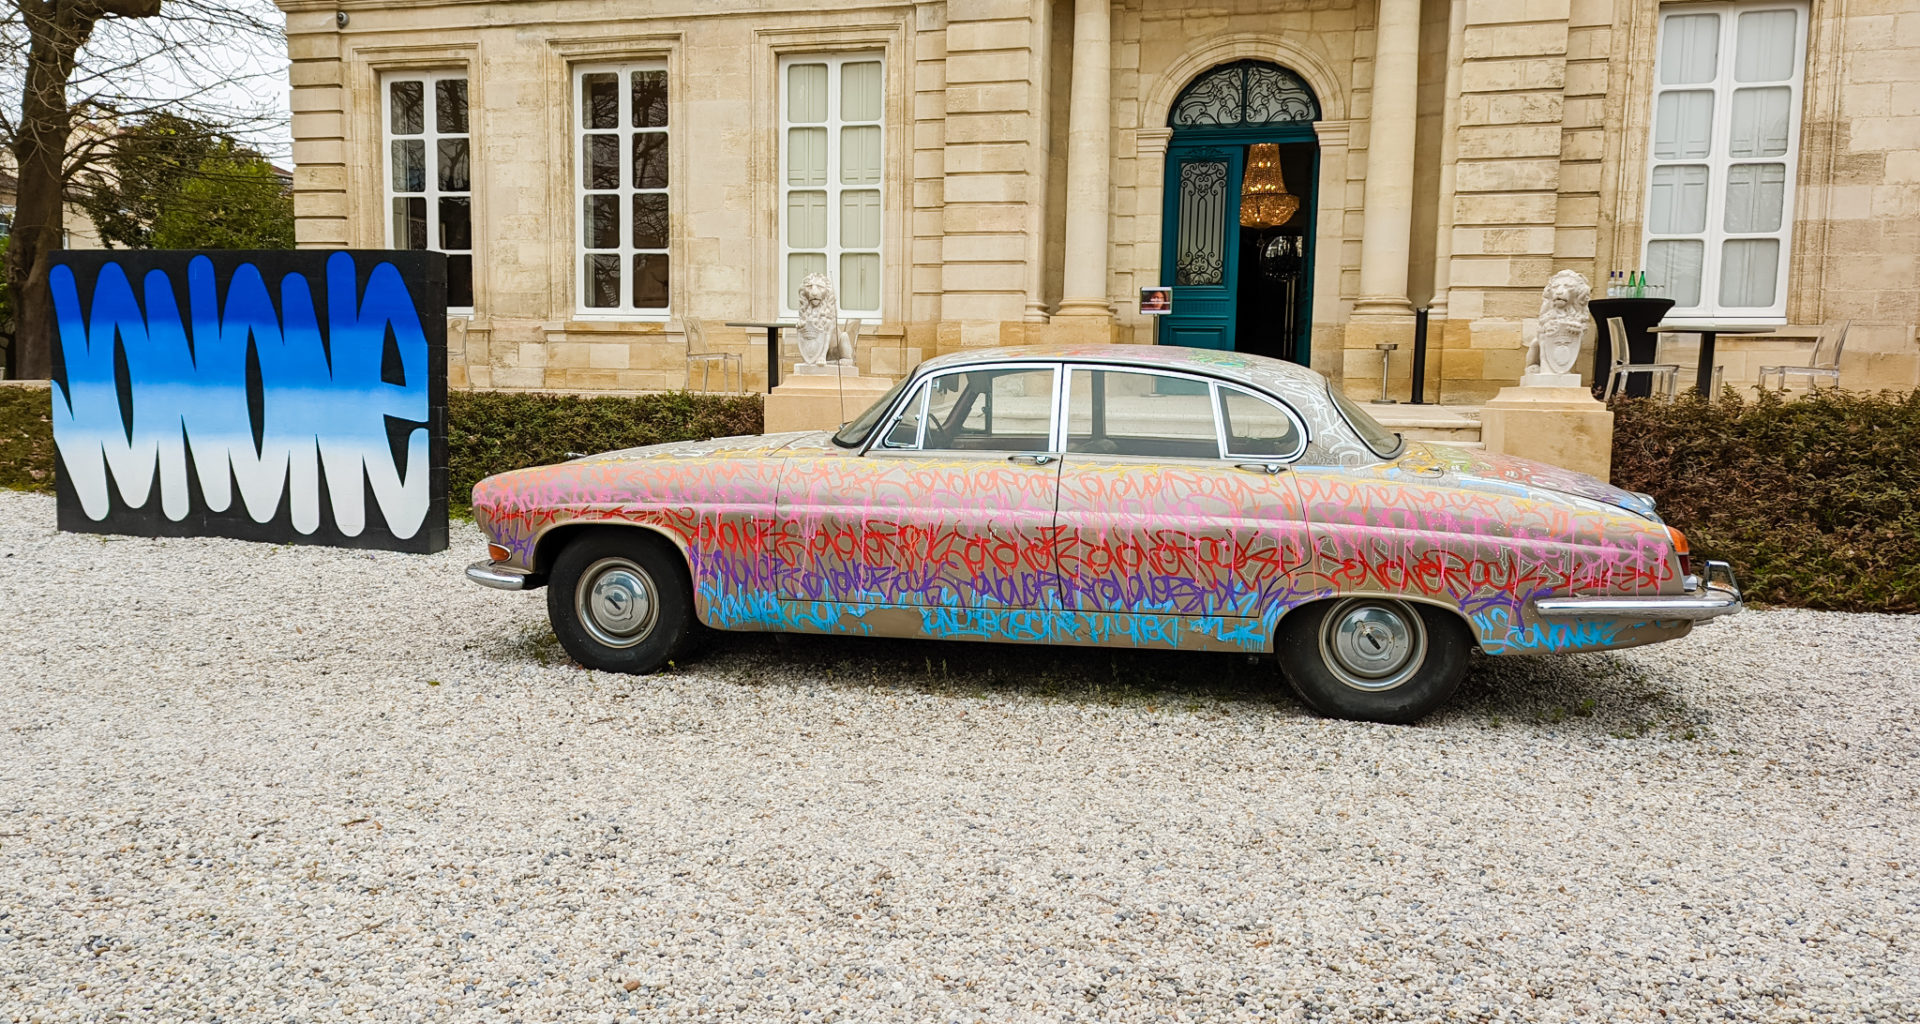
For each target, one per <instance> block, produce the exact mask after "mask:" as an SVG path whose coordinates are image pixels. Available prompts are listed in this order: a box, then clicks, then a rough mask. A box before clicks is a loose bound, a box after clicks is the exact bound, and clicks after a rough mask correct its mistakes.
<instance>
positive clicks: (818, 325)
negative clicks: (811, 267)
mask: <svg viewBox="0 0 1920 1024" xmlns="http://www.w3.org/2000/svg"><path fill="white" fill-rule="evenodd" d="M799 313H800V316H799V320H800V327H799V330H798V331H797V332H796V333H798V334H799V335H800V362H801V363H802V364H803V365H806V366H825V365H826V364H827V363H828V362H836V363H844V362H849V361H851V360H852V359H853V353H852V352H851V351H849V349H850V348H851V346H849V345H848V344H847V338H846V335H845V334H842V333H841V331H840V296H839V295H838V294H836V293H835V292H834V290H833V281H832V280H830V279H829V278H828V277H827V275H825V274H808V275H807V276H806V278H805V279H804V280H802V281H801V282H800V308H799Z"/></svg>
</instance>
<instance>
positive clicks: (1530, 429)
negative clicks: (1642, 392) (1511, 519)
mask: <svg viewBox="0 0 1920 1024" xmlns="http://www.w3.org/2000/svg"><path fill="white" fill-rule="evenodd" d="M1530 376H1531V377H1533V378H1534V379H1546V380H1564V379H1566V378H1572V380H1573V384H1572V385H1571V386H1564V385H1563V386H1551V385H1547V386H1522V387H1513V388H1501V389H1500V394H1499V395H1497V396H1495V397H1494V399H1493V400H1492V401H1490V402H1488V403H1487V404H1486V405H1485V406H1482V407H1481V410H1480V441H1481V443H1482V444H1484V445H1486V448H1487V450H1488V451H1490V452H1498V453H1500V454H1503V455H1517V456H1519V457H1520V458H1523V459H1533V460H1534V461H1536V462H1545V463H1547V464H1549V465H1554V466H1559V467H1560V468H1562V469H1571V470H1573V471H1574V472H1577V473H1585V474H1587V475H1589V476H1594V477H1598V478H1599V479H1601V480H1605V479H1607V475H1608V474H1609V473H1610V472H1611V471H1612V469H1613V410H1611V409H1609V408H1607V407H1606V406H1605V405H1603V404H1601V403H1600V401H1599V400H1598V399H1596V398H1594V397H1593V394H1592V392H1590V391H1588V390H1587V389H1586V388H1584V387H1580V386H1579V384H1580V376H1579V374H1571V373H1569V374H1559V373H1556V374H1532V375H1530Z"/></svg>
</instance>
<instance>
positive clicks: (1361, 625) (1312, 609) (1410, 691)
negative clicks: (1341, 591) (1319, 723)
mask: <svg viewBox="0 0 1920 1024" xmlns="http://www.w3.org/2000/svg"><path fill="white" fill-rule="evenodd" d="M1472 647H1473V643H1472V640H1471V638H1470V637H1469V636H1468V634H1467V629H1466V626H1465V625H1464V624H1463V623H1462V622H1461V621H1460V619H1459V618H1458V617H1457V616H1455V615H1452V614H1450V613H1448V612H1447V611H1445V610H1443V609H1440V608H1435V607H1432V606H1430V605H1421V604H1413V603H1411V602H1407V601H1396V600H1393V599H1391V598H1383V597H1351V598H1341V599H1339V600H1334V601H1321V602H1317V603H1314V604H1310V605H1307V606H1305V607H1302V608H1296V609H1294V610H1293V611H1292V612H1290V613H1288V614H1287V616H1286V617H1285V618H1282V619H1281V620H1280V629H1279V632H1278V633H1277V634H1276V636H1275V637H1274V649H1275V650H1276V651H1277V652H1278V653H1279V656H1280V668H1281V671H1282V672H1283V673H1285V675H1286V678H1287V682H1288V683H1290V684H1291V685H1292V686H1293V690H1294V692H1295V693H1297V694H1299V695H1300V699H1301V700H1303V701H1305V702H1306V703H1307V706H1308V707H1311V708H1312V709H1313V710H1315V711H1318V712H1319V713H1321V714H1323V715H1326V716H1328V717H1330V718H1348V719H1354V720H1357V721H1365V722H1394V723H1404V722H1412V721H1416V720H1418V719H1419V718H1421V717H1422V716H1424V715H1426V714H1427V713H1428V712H1430V711H1432V710H1433V709H1434V708H1437V707H1439V706H1440V705H1441V704H1444V703H1445V702H1446V700H1447V698H1448V697H1451V696H1453V691H1454V690H1455V689H1456V688H1457V687H1458V686H1459V685H1460V680H1461V678H1462V677H1464V676H1465V675H1466V671H1467V655H1468V653H1469V652H1470V651H1471V650H1472Z"/></svg>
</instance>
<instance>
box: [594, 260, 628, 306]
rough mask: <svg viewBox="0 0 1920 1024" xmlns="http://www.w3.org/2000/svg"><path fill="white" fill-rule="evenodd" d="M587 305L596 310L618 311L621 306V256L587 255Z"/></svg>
mask: <svg viewBox="0 0 1920 1024" xmlns="http://www.w3.org/2000/svg"><path fill="white" fill-rule="evenodd" d="M586 282H587V305H588V306H590V307H593V308H595V309H616V308H618V307H619V305H620V254H619V253H617V252H611V253H609V252H596V253H588V254H587V262H586Z"/></svg>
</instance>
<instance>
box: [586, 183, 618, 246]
mask: <svg viewBox="0 0 1920 1024" xmlns="http://www.w3.org/2000/svg"><path fill="white" fill-rule="evenodd" d="M585 210H586V224H585V226H584V230H585V232H586V235H585V238H584V240H583V242H582V244H583V245H585V246H586V247H587V248H589V249H618V248H620V197H619V196H618V195H613V194H608V195H593V196H588V197H586V199H585Z"/></svg>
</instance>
